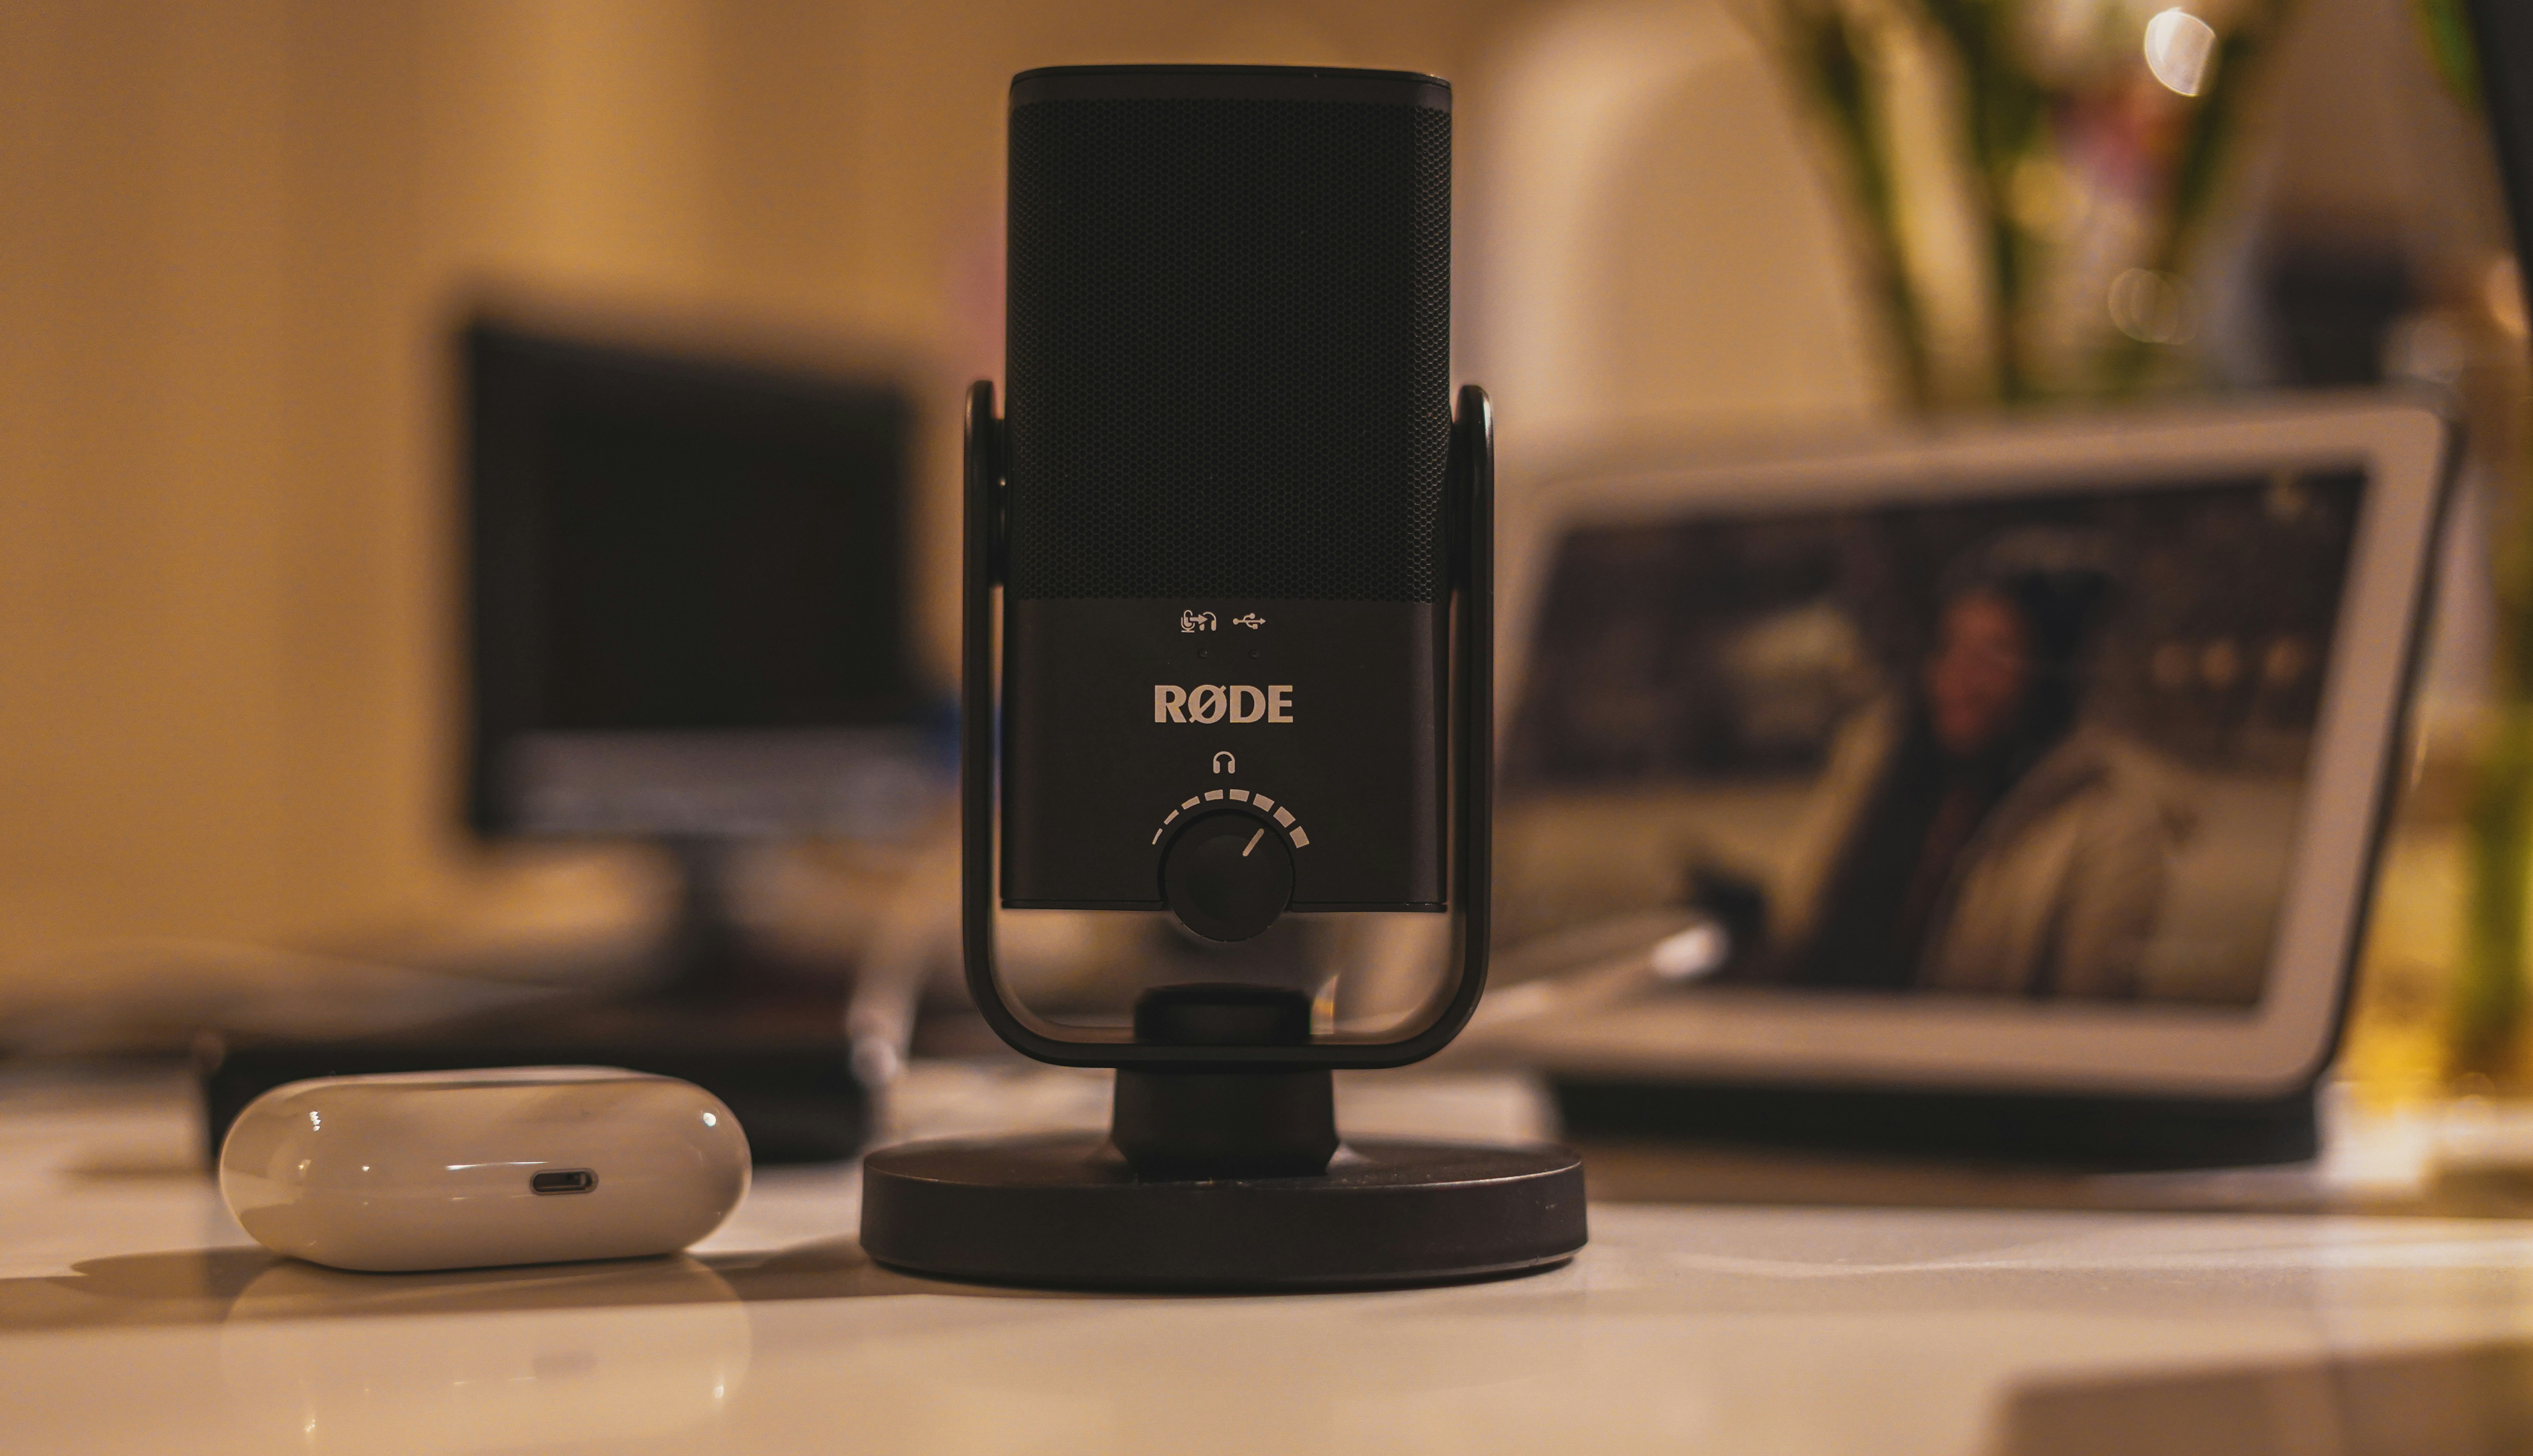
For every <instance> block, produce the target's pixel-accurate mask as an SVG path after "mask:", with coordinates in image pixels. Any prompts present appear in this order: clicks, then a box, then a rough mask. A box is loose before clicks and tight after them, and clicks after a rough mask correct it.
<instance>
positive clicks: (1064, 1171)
mask: <svg viewBox="0 0 2533 1456" xmlns="http://www.w3.org/2000/svg"><path fill="white" fill-rule="evenodd" d="M1583 1241H1584V1227H1583V1164H1582V1163H1581V1161H1580V1160H1578V1159H1577V1158H1576V1157H1575V1156H1574V1154H1573V1153H1571V1152H1569V1151H1567V1150H1566V1149H1564V1148H1561V1147H1550V1146H1529V1147H1485V1146H1467V1145H1461V1144H1456V1143H1443V1142H1360V1143H1352V1144H1349V1145H1348V1146H1346V1147H1344V1148H1341V1149H1339V1151H1338V1152H1337V1156H1336V1161H1335V1162H1333V1163H1332V1164H1330V1165H1329V1167H1328V1171H1327V1172H1325V1173H1323V1174H1319V1175H1317V1176H1314V1177H1308V1178H1225V1179H1211V1180H1203V1181H1196V1180H1191V1181H1187V1182H1164V1181H1159V1180H1146V1179H1139V1178H1137V1177H1136V1176H1135V1173H1134V1170H1133V1169H1131V1168H1129V1167H1127V1166H1126V1161H1125V1159H1124V1158H1122V1157H1120V1156H1119V1155H1118V1153H1117V1150H1116V1149H1115V1148H1114V1147H1112V1146H1110V1145H1109V1144H1108V1142H1107V1140H1106V1139H1105V1138H1102V1137H1100V1136H1096V1135H1092V1134H1082V1135H1075V1136H1042V1137H1009V1138H994V1139H990V1140H981V1141H952V1142H914V1143H908V1144H905V1145H903V1146H899V1147H890V1148H883V1149H881V1150H880V1151H878V1152H875V1153H872V1154H871V1155H870V1157H869V1159H868V1160H867V1161H866V1162H865V1163H864V1164H863V1171H862V1251H863V1252H866V1253H868V1254H869V1255H870V1256H871V1257H872V1258H874V1259H877V1260H879V1261H880V1262H881V1263H884V1264H889V1265H892V1266H894V1267H896V1268H900V1269H904V1270H907V1271H908V1272H911V1273H917V1274H930V1275H934V1276H938V1277H942V1278H949V1279H967V1280H974V1281H978V1282H981V1283H988V1284H1025V1285H1041V1286H1048V1287H1054V1288H1072V1289H1142V1290H1226V1291H1227V1290H1259V1291H1299V1290H1315V1289H1318V1290H1325V1289H1359V1288H1365V1287H1371V1286H1382V1285H1387V1286H1398V1285H1409V1284H1443V1283H1449V1282H1451V1281H1454V1280H1464V1279H1483V1278H1487V1277H1489V1276H1492V1275H1500V1274H1513V1273H1520V1272H1523V1271H1526V1270H1533V1269H1541V1268H1546V1267H1548V1266H1550V1265H1552V1264H1559V1263H1562V1262H1564V1261H1565V1260H1566V1259H1568V1258H1571V1257H1572V1256H1573V1254H1574V1252H1575V1251H1576V1250H1578V1249H1581V1248H1582V1247H1583Z"/></svg>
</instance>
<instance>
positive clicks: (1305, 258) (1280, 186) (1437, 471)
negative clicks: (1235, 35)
mask: <svg viewBox="0 0 2533 1456" xmlns="http://www.w3.org/2000/svg"><path fill="white" fill-rule="evenodd" d="M1450 128H1451V118H1450V114H1449V113H1448V112H1447V111H1441V110H1434V109H1429V108H1426V107H1421V106H1411V105H1404V104H1379V103H1368V102H1352V101H1326V100H1280V99H1258V98H1246V99H1186V98H1129V99H1082V100H1048V101H1037V102H1031V103H1029V104H1025V105H1021V106H1018V107H1016V108H1015V109H1014V110H1013V112H1012V119H1011V157H1010V177H1011V197H1010V209H1011V210H1010V219H1011V235H1010V249H1011V252H1010V270H1011V271H1010V278H1009V289H1010V291H1009V298H1008V300H1007V311H1008V312H1007V317H1008V323H1007V327H1008V329H1009V334H1008V338H1007V343H1006V348H1007V351H1008V357H1007V359H1006V361H1005V383H1006V390H1007V408H1006V417H1007V420H1008V422H1009V424H1008V429H1009V438H1010V449H1011V454H1010V462H1009V470H1010V480H1011V490H1012V495H1011V516H1010V541H1011V582H1012V590H1013V592H1014V594H1015V595H1017V596H1019V597H1025V598H1050V597H1174V596H1206V597H1225V596H1232V597H1263V598H1314V599H1323V600H1361V601H1385V602H1425V601H1433V600H1436V598H1437V595H1438V592H1439V590H1440V588H1441V587H1442V585H1443V570H1442V548H1443V542H1442V529H1441V528H1442V501H1443V471H1444V462H1445V457H1446V454H1447V452H1448V449H1449V433H1450V205H1451V204H1450V194H1451V175H1450V167H1451V161H1450V158H1451V131H1450Z"/></svg>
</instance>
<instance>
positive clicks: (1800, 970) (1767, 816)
mask: <svg viewBox="0 0 2533 1456" xmlns="http://www.w3.org/2000/svg"><path fill="white" fill-rule="evenodd" d="M2365 492H2366V481H2365V478H2364V476H2363V475H2362V474H2361V473H2359V472H2355V471H2337V472H2302V473H2298V472H2284V473H2274V474H2261V475H2245V476H2241V477H2234V478H2224V477H2219V478H2209V479H2201V480H2196V481H2188V482H2161V481H2158V482H2154V483H2151V484H2140V483H2138V482H2135V481H2128V482H2122V481H2105V482H2102V483H2100V485H2099V486H2098V487H2092V488H2087V489H2080V490H2070V489H2069V488H2068V487H2067V486H2066V485H2065V484H2063V483H2053V484H2052V485H2050V486H2049V487H2047V488H2046V489H2045V490H2044V489H2033V490H2032V491H2031V492H2030V493H2028V494H2018V493H2016V492H2013V491H2006V492H2002V493H1991V494H1983V495H1979V496H1977V497H1975V498H1953V499H1939V500H1924V499H1920V500H1917V501H1914V502H1911V503H1906V504H1888V503H1878V504H1871V505H1860V506H1854V507H1842V508H1821V507H1819V506H1817V505H1806V506H1803V507H1800V508H1796V509H1788V510H1783V511H1771V510H1766V509H1764V508H1761V509H1755V510H1754V509H1751V508H1749V507H1747V506H1740V507H1735V508H1733V509H1731V510H1721V509H1719V510H1718V511H1716V512H1713V513H1705V512H1701V511H1699V510H1698V509H1697V508H1696V507H1695V506H1693V505H1692V506H1684V507H1679V508H1677V509H1676V510H1675V511H1674V513H1673V514H1672V515H1670V516H1669V517H1667V518H1660V519H1652V520H1644V521H1638V522H1635V523H1630V524H1617V525H1611V524H1592V525H1586V526H1580V527H1577V528H1575V529H1572V530H1570V531H1569V532H1567V533H1566V534H1565V535H1564V536H1563V537H1562V538H1561V540H1560V541H1559V542H1558V543H1557V545H1556V548H1555V553H1554V557H1553V562H1552V564H1551V566H1550V568H1549V573H1548V579H1547V584H1546V593H1545V596H1544V598H1543V599H1542V602H1541V608H1540V612H1539V614H1538V616H1537V618H1536V619H1535V627H1534V637H1533V641H1532V643H1531V647H1530V653H1529V658H1528V663H1529V667H1528V670H1527V671H1526V674H1525V683H1524V688H1523V692H1522V696H1521V698H1520V700H1519V703H1518V706H1517V709H1516V711H1515V714H1514V717H1513V719H1512V722H1511V725H1510V732H1509V736H1508V740H1507V742H1506V746H1505V763H1504V790H1503V798H1502V811H1501V817H1500V821H1499V828H1498V836H1499V841H1498V843H1499V850H1498V854H1499V862H1498V876H1499V894H1498V909H1497V914H1498V917H1499V926H1500V929H1499V939H1500V941H1501V942H1502V943H1504V944H1507V945H1518V944H1520V943H1522V942H1524V941H1525V940H1528V939H1530V938H1533V937H1553V936H1556V935H1559V934H1561V933H1565V932H1570V931H1576V930H1579V929H1582V928H1584V927H1586V926H1589V925H1591V924H1593V923H1597V922H1605V921H1612V920H1616V919H1620V918H1624V917H1628V916H1631V915H1641V914H1643V913H1644V912H1647V911H1658V910H1669V911H1675V912H1679V913H1681V914H1683V915H1685V916H1688V917H1691V918H1693V919H1696V920H1698V921H1699V922H1700V923H1704V924H1708V925H1711V926H1713V927H1715V929H1716V931H1717V932H1718V934H1717V935H1716V936H1715V937H1714V941H1713V943H1714V945H1715V947H1716V949H1715V953H1714V955H1713V956H1712V958H1711V963H1710V964H1705V965H1701V966H1699V967H1697V969H1698V972H1699V973H1700V974H1702V975H1703V976H1704V977H1705V979H1706V980H1707V981H1708V982H1709V983H1713V984H1733V985H1742V986H1749V987H1771V988H1782V989H1784V990H1786V991H1788V992H1790V993H1806V994H1829V993H1841V992H1844V993H1849V994H1885V995H1890V994H1910V993H1937V994H1955V995H1974V996H1991V997H2018V998H2039V999H2085V1000H2092V1001H2102V1000H2129V1001H2149V1002H2161V1003H2185V1004H2198V1005H2203V1006H2211V1007H2248V1006H2251V1005H2253V1004H2255V1003H2257V1002H2258V1001H2259V1000H2260V998H2261V996H2262V994H2263V990H2264V986H2263V979H2264V976H2265V975H2266V972H2267V967H2268V965H2269V963H2270V960H2271V957H2270V951H2271V942H2272V939H2273V937H2274V936H2275V934H2276V931H2277V925H2278V919H2279V906H2280V903H2281V899H2282V896H2283V895H2284V893H2285V890H2286V887H2287V882H2288V877H2289V866H2290V861H2291V856H2292V852H2293V850H2294V847H2295V843H2296V838H2297V833H2298V824H2297V820H2298V815H2299V812H2300V806H2301V805H2302V804H2303V802H2304V798H2305V791H2306V787H2307V785H2306V782H2305V778H2306V773H2307V767H2308V764H2309V762H2310V761H2311V759H2312V757H2313V747H2314V736H2315V726H2316V722H2317V717H2318V715H2319V713H2320V709H2321V705H2322V703H2323V700H2324V689H2325V685H2326V684H2325V681H2324V678H2325V675H2326V670H2327V665H2328V664H2329V663H2330V662H2331V661H2332V655H2331V646H2332V641H2333V636H2334V632H2335V628H2336V625H2337V623H2338V619H2339V614H2340V598H2341V592H2342V588H2343V585H2344V583H2345V581H2346V578H2347V574H2348V564H2349V554H2350V550H2351V545H2352V542H2353V541H2354V539H2355V533H2356V527H2357V523H2358V518H2359V512H2360V510H2361V507H2362V506H2363V503H2364V495H2365Z"/></svg>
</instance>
